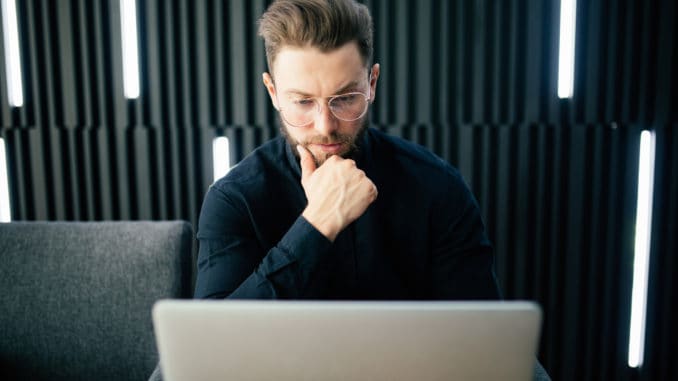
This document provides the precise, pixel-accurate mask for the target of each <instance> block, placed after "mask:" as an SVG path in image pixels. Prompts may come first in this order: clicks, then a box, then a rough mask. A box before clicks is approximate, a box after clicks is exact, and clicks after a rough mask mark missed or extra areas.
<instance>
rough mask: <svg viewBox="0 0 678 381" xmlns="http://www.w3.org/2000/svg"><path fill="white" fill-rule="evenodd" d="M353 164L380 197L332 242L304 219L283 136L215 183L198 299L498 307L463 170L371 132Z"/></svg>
mask: <svg viewBox="0 0 678 381" xmlns="http://www.w3.org/2000/svg"><path fill="white" fill-rule="evenodd" d="M355 160H356V163H357V166H358V167H359V168H361V169H362V170H363V171H365V173H366V175H367V176H368V177H369V178H370V179H371V180H372V181H373V182H374V184H375V185H376V186H377V189H378V190H379V195H378V197H377V199H376V201H374V202H373V203H372V204H371V205H370V206H369V207H368V209H367V210H366V212H365V213H364V214H363V215H362V216H361V217H360V218H358V219H357V220H356V221H354V222H353V223H352V224H350V225H349V226H348V227H347V228H346V229H344V230H343V231H342V232H341V233H340V234H339V235H338V236H337V237H336V239H335V241H334V242H330V241H329V240H328V239H326V238H325V236H323V235H322V234H321V233H320V232H319V231H318V230H316V229H315V228H314V227H313V226H312V225H311V224H310V223H309V222H308V221H306V220H305V219H304V218H303V217H302V216H301V213H302V211H303V210H304V208H305V207H306V204H307V200H306V196H305V193H304V190H303V188H302V186H301V180H300V179H301V170H300V167H299V160H298V158H297V157H296V156H295V155H294V154H293V153H292V147H290V146H289V144H288V143H287V142H286V140H285V139H284V138H282V137H280V138H276V139H274V140H272V141H270V142H268V143H266V144H264V145H262V146H261V147H259V148H257V149H256V150H255V151H253V152H252V153H251V154H250V155H248V156H247V157H246V158H245V159H243V160H242V161H241V162H240V163H239V164H238V165H236V166H235V167H234V168H232V169H231V171H230V172H229V173H228V175H226V176H225V177H224V178H222V179H220V180H218V181H217V182H216V183H214V184H213V185H212V186H211V187H210V189H209V191H208V192H207V194H206V196H205V200H204V203H203V206H202V211H201V214H200V220H199V226H198V233H197V237H198V240H199V245H200V252H199V256H198V274H197V275H198V277H197V283H196V290H195V297H196V298H259V299H276V298H281V299H283V298H284V299H352V300H358V299H372V300H393V299H398V300H424V299H496V298H499V291H498V287H497V283H496V279H495V276H494V271H493V254H492V247H491V245H490V242H489V241H488V239H487V236H486V234H485V229H484V226H483V223H482V220H481V217H480V213H479V209H478V206H477V203H476V201H475V199H474V198H473V195H472V194H471V192H470V191H469V189H468V187H467V186H466V184H465V182H464V181H463V179H462V178H461V176H460V174H459V173H458V172H457V170H455V169H454V168H453V167H452V166H451V165H449V164H448V163H446V162H445V161H443V160H442V159H440V158H438V157H437V156H435V155H434V154H432V153H430V152H429V151H427V150H426V149H424V148H422V147H420V146H418V145H415V144H413V143H410V142H407V141H405V140H402V139H399V138H395V137H391V136H388V135H386V134H384V133H382V132H380V131H378V130H375V129H369V130H368V131H367V132H366V134H365V135H364V138H363V139H362V140H361V142H360V144H359V152H358V153H357V154H356V156H355Z"/></svg>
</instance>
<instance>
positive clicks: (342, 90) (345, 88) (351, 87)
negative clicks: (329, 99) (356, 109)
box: [285, 81, 360, 98]
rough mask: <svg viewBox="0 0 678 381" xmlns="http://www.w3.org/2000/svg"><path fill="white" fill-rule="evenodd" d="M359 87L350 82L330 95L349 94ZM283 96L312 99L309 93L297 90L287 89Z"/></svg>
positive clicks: (358, 83)
mask: <svg viewBox="0 0 678 381" xmlns="http://www.w3.org/2000/svg"><path fill="white" fill-rule="evenodd" d="M359 85H360V81H351V82H349V83H348V84H346V85H344V86H342V87H340V88H339V89H337V90H336V91H335V92H334V94H332V95H338V94H344V93H347V92H349V91H350V90H356V88H357V87H358V86H359ZM285 94H288V95H301V96H304V97H309V98H312V97H313V95H312V94H309V93H307V92H305V91H302V90H298V89H289V90H287V91H285Z"/></svg>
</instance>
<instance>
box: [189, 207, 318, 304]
mask: <svg viewBox="0 0 678 381" xmlns="http://www.w3.org/2000/svg"><path fill="white" fill-rule="evenodd" d="M215 242H216V244H215ZM200 243H201V248H200V255H199V262H198V279H197V282H196V290H195V297H196V298H238V299H278V298H304V297H308V295H309V294H312V291H313V290H309V289H308V284H309V280H310V278H311V276H312V274H313V272H314V271H315V269H316V267H317V266H318V264H319V263H320V262H321V261H323V260H324V256H325V254H326V253H327V252H328V250H329V248H330V246H331V243H330V242H329V241H328V240H327V239H326V238H325V237H324V236H323V235H322V234H321V233H320V232H318V231H317V230H316V229H315V228H314V227H313V226H312V225H310V224H309V223H308V221H306V220H305V219H304V218H303V217H300V218H298V219H297V220H296V221H295V223H294V224H293V225H292V226H291V227H290V229H289V230H288V231H287V233H286V234H285V235H284V236H283V238H282V239H281V240H280V241H279V242H278V243H277V244H276V245H275V246H274V247H272V248H270V249H269V250H268V252H266V253H265V255H262V254H261V253H260V252H258V251H257V250H261V249H258V248H257V246H256V245H253V244H251V239H248V238H245V237H227V238H226V239H222V240H208V239H201V241H200ZM248 243H250V244H248Z"/></svg>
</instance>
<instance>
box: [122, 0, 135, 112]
mask: <svg viewBox="0 0 678 381" xmlns="http://www.w3.org/2000/svg"><path fill="white" fill-rule="evenodd" d="M120 22H121V26H122V29H121V35H122V74H123V88H124V92H125V98H129V99H135V98H138V97H139V52H138V48H137V5H136V1H135V0H120Z"/></svg>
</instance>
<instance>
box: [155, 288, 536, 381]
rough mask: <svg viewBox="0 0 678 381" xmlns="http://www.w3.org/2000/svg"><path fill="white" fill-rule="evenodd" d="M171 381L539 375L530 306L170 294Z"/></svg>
mask: <svg viewBox="0 0 678 381" xmlns="http://www.w3.org/2000/svg"><path fill="white" fill-rule="evenodd" d="M153 323H154V330H155V337H156V342H157V345H158V347H157V348H158V351H159V354H160V365H161V369H162V373H163V377H164V379H165V380H166V381H185V380H192V381H212V380H214V381H216V380H219V381H223V380H226V381H248V380H278V381H293V380H294V381H298V380H314V381H315V380H341V381H346V380H389V381H398V380H408V381H410V380H421V381H426V380H483V381H488V380H502V381H512V380H516V381H525V380H531V379H532V377H533V374H534V373H533V372H534V365H535V360H536V357H535V354H536V349H537V342H538V338H539V330H540V325H541V309H540V308H539V306H538V305H537V304H535V303H532V302H507V301H493V302H447V301H445V302H442V301H441V302H325V301H323V302H305V301H304V302H302V301H225V300H221V301H206V300H162V301H159V302H157V303H156V304H155V306H154V308H153Z"/></svg>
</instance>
